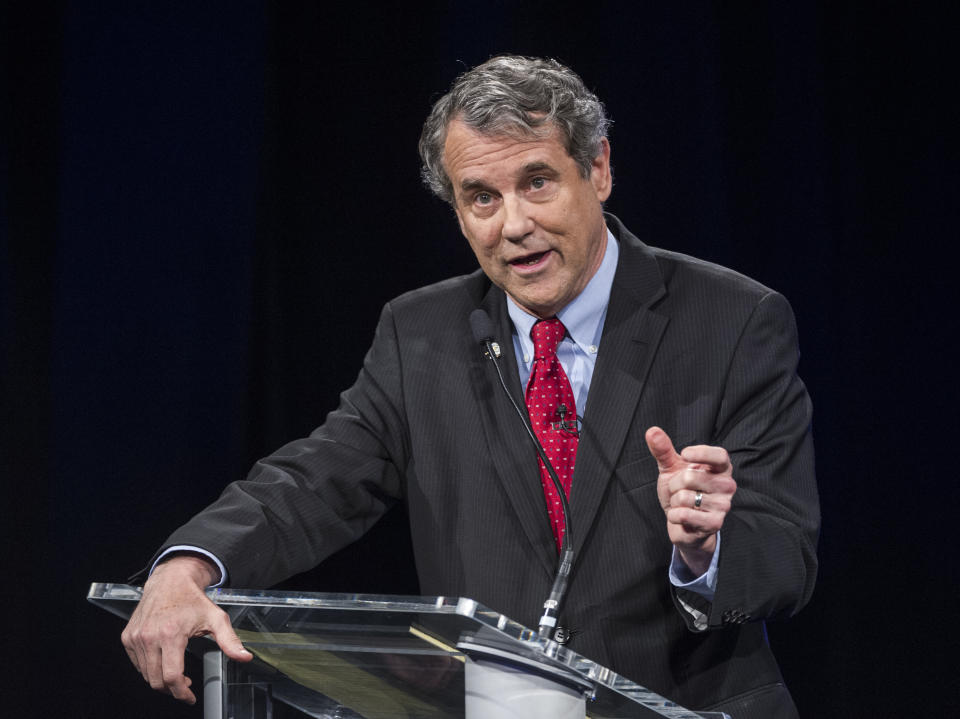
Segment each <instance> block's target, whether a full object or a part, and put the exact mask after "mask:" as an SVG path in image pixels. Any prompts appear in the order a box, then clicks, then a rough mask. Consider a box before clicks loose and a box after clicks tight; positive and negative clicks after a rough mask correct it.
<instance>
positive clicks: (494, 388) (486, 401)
mask: <svg viewBox="0 0 960 719" xmlns="http://www.w3.org/2000/svg"><path fill="white" fill-rule="evenodd" d="M480 306H481V308H482V309H484V310H486V312H487V314H488V315H489V316H490V319H491V320H492V322H493V326H494V329H495V330H496V333H497V337H496V339H497V341H498V342H499V343H500V349H501V355H500V367H501V369H502V370H503V379H504V381H505V382H506V384H507V387H508V388H509V390H510V393H511V394H512V395H513V398H514V400H516V402H517V403H518V405H519V407H520V409H521V410H523V412H524V416H526V404H525V401H524V397H523V391H522V389H521V387H520V377H519V374H518V369H517V359H516V355H515V353H514V349H513V325H512V323H511V321H510V316H509V314H508V313H507V305H506V297H505V295H504V293H503V291H502V290H500V289H498V288H497V287H496V286H493V285H491V288H490V290H489V292H487V294H486V296H485V297H484V299H483V301H482V302H481V304H480ZM476 369H477V372H476V381H475V382H473V383H472V384H473V387H474V391H475V393H476V396H477V401H478V403H479V405H480V408H481V412H482V413H483V429H484V432H485V434H486V439H487V446H488V450H489V453H490V456H491V457H492V458H493V461H494V464H495V465H496V468H497V478H498V479H499V480H500V482H501V484H502V485H503V488H504V491H505V492H506V493H507V496H508V497H509V498H510V502H511V503H512V504H513V507H514V510H515V511H516V513H517V516H518V518H519V521H520V523H521V524H522V526H523V530H524V532H525V533H526V535H527V538H528V539H529V540H530V544H531V545H532V546H533V551H534V553H535V554H536V555H537V558H538V560H539V561H540V564H541V565H542V567H543V569H544V571H545V572H546V573H547V575H548V576H549V577H552V576H553V574H554V572H555V571H556V565H557V550H556V546H555V544H554V540H553V534H552V532H551V531H550V523H549V520H548V518H547V512H546V508H545V505H544V499H543V489H542V487H541V486H540V475H539V470H538V468H537V459H536V453H535V451H534V449H533V447H532V446H531V444H530V438H529V437H528V436H527V434H526V432H525V431H524V429H523V426H522V424H521V422H520V418H519V417H518V416H517V412H516V410H515V409H514V408H513V406H512V405H511V404H510V402H509V401H508V400H507V398H506V397H504V396H503V388H502V387H500V380H499V379H498V378H497V371H496V368H495V367H494V366H493V363H492V362H491V361H490V360H487V359H482V358H481V360H480V361H479V362H478V365H477V368H476Z"/></svg>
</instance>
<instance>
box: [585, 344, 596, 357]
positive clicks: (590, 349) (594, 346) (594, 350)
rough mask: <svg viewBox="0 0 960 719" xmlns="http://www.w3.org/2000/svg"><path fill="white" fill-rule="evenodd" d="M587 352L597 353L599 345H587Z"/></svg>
mask: <svg viewBox="0 0 960 719" xmlns="http://www.w3.org/2000/svg"><path fill="white" fill-rule="evenodd" d="M587 352H589V353H590V354H592V355H595V354H596V353H597V346H596V345H590V346H589V347H587Z"/></svg>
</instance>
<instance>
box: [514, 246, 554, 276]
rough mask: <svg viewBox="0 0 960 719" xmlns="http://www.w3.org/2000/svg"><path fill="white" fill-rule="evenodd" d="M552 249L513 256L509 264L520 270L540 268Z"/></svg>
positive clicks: (527, 270)
mask: <svg viewBox="0 0 960 719" xmlns="http://www.w3.org/2000/svg"><path fill="white" fill-rule="evenodd" d="M552 252H553V250H544V251H543V252H531V253H530V254H527V255H521V256H520V257H515V258H513V259H512V260H510V261H509V265H510V266H511V267H513V268H514V269H517V270H520V271H521V272H524V271H526V272H529V271H531V270H538V269H540V268H541V267H542V266H543V265H544V264H545V263H546V261H547V259H548V258H549V257H550V255H551V253H552Z"/></svg>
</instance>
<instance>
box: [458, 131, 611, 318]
mask: <svg viewBox="0 0 960 719" xmlns="http://www.w3.org/2000/svg"><path fill="white" fill-rule="evenodd" d="M443 159H444V167H445V169H446V171H447V175H448V176H449V177H450V180H451V182H452V183H453V192H454V201H455V202H454V204H455V210H456V213H457V219H458V220H459V221H460V229H461V230H462V231H463V234H464V236H465V237H466V238H467V240H468V241H469V242H470V247H471V248H473V251H474V253H475V254H476V256H477V260H478V261H479V262H480V267H482V268H483V271H484V272H485V273H486V274H487V276H488V277H489V278H490V279H491V281H493V283H494V284H496V285H497V286H498V287H501V288H502V289H503V290H504V291H505V292H506V293H507V294H509V295H510V296H511V297H512V298H513V299H514V300H515V301H516V302H517V304H519V305H520V306H521V307H523V308H524V309H525V310H526V311H527V312H530V313H531V314H533V315H536V316H537V317H541V318H546V317H552V316H554V315H555V314H556V313H557V312H559V311H560V310H561V309H563V308H564V307H565V306H566V305H567V304H568V303H569V302H570V301H571V300H573V299H574V298H575V297H576V296H577V295H578V294H580V292H581V291H582V290H583V288H584V287H586V286H587V283H588V282H589V281H590V278H591V277H593V275H594V274H595V273H596V271H597V269H598V268H599V267H600V262H601V260H602V259H603V251H604V248H605V247H606V242H607V230H606V225H605V224H604V221H603V210H602V207H601V203H602V202H603V201H604V200H606V199H607V197H608V196H609V195H610V188H611V184H612V182H611V177H610V145H609V144H608V143H607V140H606V139H604V140H603V146H602V149H601V152H600V154H599V155H598V156H597V157H596V158H595V159H594V161H593V165H592V167H591V170H590V176H589V177H586V178H584V177H582V176H581V175H580V169H579V167H578V166H577V163H576V162H575V161H574V159H573V158H572V157H570V155H569V154H567V150H566V148H565V147H564V146H563V144H562V142H561V141H560V134H559V132H558V131H557V130H556V129H554V131H553V133H552V134H550V135H548V136H546V137H544V138H535V137H529V138H524V139H516V138H512V137H508V136H502V135H501V136H487V135H482V134H480V133H479V132H476V131H475V130H473V129H471V128H470V127H468V126H467V125H465V124H464V123H463V122H461V121H459V120H454V121H452V122H451V123H450V127H449V128H448V132H447V141H446V144H445V145H444V155H443Z"/></svg>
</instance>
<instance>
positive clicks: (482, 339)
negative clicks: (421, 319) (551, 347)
mask: <svg viewBox="0 0 960 719" xmlns="http://www.w3.org/2000/svg"><path fill="white" fill-rule="evenodd" d="M470 329H471V331H472V332H473V339H474V340H475V341H476V342H477V343H478V344H479V345H480V346H481V347H482V348H483V356H484V357H486V358H487V359H489V360H491V361H492V362H493V366H494V367H495V368H496V370H497V376H498V377H499V378H500V386H501V387H502V388H503V393H504V394H505V395H507V399H508V400H510V404H511V405H513V408H514V409H515V410H516V412H517V416H518V417H519V418H520V422H521V423H522V424H523V428H524V429H525V430H526V431H527V436H528V437H530V441H532V442H533V446H534V448H535V449H536V450H537V455H538V456H539V457H540V459H541V461H542V462H543V466H544V467H546V468H547V474H549V475H550V479H551V480H552V481H553V486H554V487H556V489H557V495H558V496H559V497H560V507H561V509H562V510H563V520H564V523H565V525H566V531H565V532H564V534H563V542H562V544H561V545H560V566H559V567H557V574H556V576H555V577H554V580H553V587H551V589H550V596H549V597H547V600H546V601H545V602H544V603H543V616H541V617H540V627H539V629H538V632H539V634H540V636H541V637H544V638H545V639H553V634H554V631H555V629H556V626H557V616H558V615H559V614H560V606H561V604H562V603H563V598H564V596H565V595H566V593H567V585H568V583H569V579H570V571H571V570H572V569H573V558H574V554H573V541H572V539H571V537H572V536H573V530H572V525H571V523H570V505H569V504H568V503H567V494H566V492H564V491H563V485H562V484H561V483H560V478H559V477H558V476H557V472H556V470H554V468H553V465H552V464H550V460H549V459H548V458H547V453H546V452H545V451H544V449H543V445H542V444H540V440H539V439H537V435H536V434H535V433H534V431H533V428H532V427H531V426H530V422H529V421H528V420H527V416H526V414H525V413H524V412H523V410H522V409H520V406H519V405H518V404H517V402H516V400H515V399H514V398H513V395H512V394H510V390H509V389H508V388H507V383H506V382H505V381H504V379H503V370H502V369H501V368H500V362H499V359H500V354H501V352H500V345H499V344H498V343H497V341H496V340H495V339H494V333H493V322H491V321H490V315H488V314H487V313H486V312H485V311H484V310H481V309H476V310H474V311H473V312H471V313H470ZM564 410H566V407H564ZM563 414H566V411H564V412H563V413H562V414H561V415H560V421H561V422H563V421H564V419H563Z"/></svg>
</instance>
